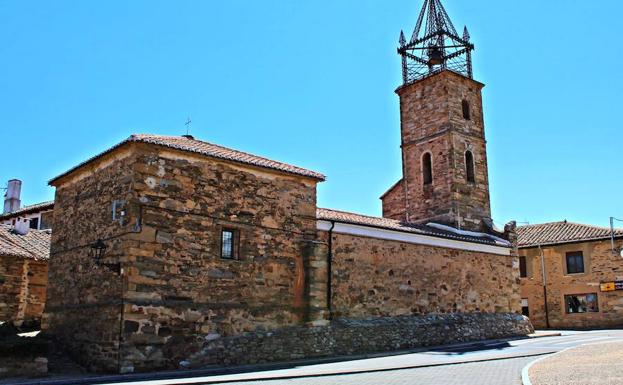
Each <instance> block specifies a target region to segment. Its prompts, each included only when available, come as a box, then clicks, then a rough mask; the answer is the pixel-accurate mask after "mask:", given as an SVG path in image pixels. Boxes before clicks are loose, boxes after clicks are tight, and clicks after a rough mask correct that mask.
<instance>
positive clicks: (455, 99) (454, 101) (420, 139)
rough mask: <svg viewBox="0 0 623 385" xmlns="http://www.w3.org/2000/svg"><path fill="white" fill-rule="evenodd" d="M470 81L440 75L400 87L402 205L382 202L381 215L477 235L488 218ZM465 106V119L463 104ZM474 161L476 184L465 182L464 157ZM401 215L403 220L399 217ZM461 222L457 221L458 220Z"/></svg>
mask: <svg viewBox="0 0 623 385" xmlns="http://www.w3.org/2000/svg"><path fill="white" fill-rule="evenodd" d="M482 87H483V85H482V84H481V83H478V82H475V81H473V80H471V79H467V78H465V77H463V76H460V75H458V74H455V73H453V72H450V71H443V72H441V73H438V74H435V75H433V76H430V77H428V78H425V79H422V80H419V81H417V82H415V83H413V84H410V85H407V86H403V87H400V88H399V89H398V90H397V91H396V92H397V93H398V95H399V96H400V120H401V147H402V161H403V179H402V180H403V182H402V183H404V185H405V187H406V202H400V201H399V200H398V199H396V195H397V194H396V193H394V194H388V195H386V196H385V197H383V198H382V200H383V213H384V215H385V214H387V215H388V217H390V218H394V219H406V220H407V221H410V222H415V221H421V220H434V221H437V222H440V223H446V224H449V225H451V226H454V227H461V228H467V229H471V230H477V231H480V230H482V226H481V220H482V219H483V218H488V217H490V216H491V209H490V204H489V178H488V169H487V154H486V143H485V136H484V120H483V112H482V97H481V89H482ZM463 100H466V101H467V102H468V103H469V105H470V118H469V119H465V118H464V117H463V112H462V102H463ZM468 150H469V151H471V152H472V154H473V156H474V164H475V167H474V170H475V182H473V183H472V182H468V181H467V179H466V165H465V152H466V151H468ZM425 153H430V154H431V156H432V172H433V182H432V184H430V185H424V182H423V178H422V157H423V156H424V154H425ZM398 212H402V213H403V215H402V218H400V215H398V214H397V213H398ZM459 218H460V220H459Z"/></svg>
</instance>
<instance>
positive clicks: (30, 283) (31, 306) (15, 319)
mask: <svg viewBox="0 0 623 385" xmlns="http://www.w3.org/2000/svg"><path fill="white" fill-rule="evenodd" d="M47 279H48V270H47V261H36V260H30V259H26V258H18V257H14V256H6V255H5V256H0V321H10V322H12V323H13V324H14V325H16V326H22V325H23V324H31V323H38V322H40V321H41V315H42V313H43V306H44V304H45V291H46V284H47Z"/></svg>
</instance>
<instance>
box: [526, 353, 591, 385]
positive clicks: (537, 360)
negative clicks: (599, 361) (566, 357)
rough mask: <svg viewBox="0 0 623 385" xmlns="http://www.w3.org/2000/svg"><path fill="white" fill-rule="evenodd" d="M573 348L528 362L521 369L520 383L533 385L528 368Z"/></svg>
mask: <svg viewBox="0 0 623 385" xmlns="http://www.w3.org/2000/svg"><path fill="white" fill-rule="evenodd" d="M579 346H582V345H579ZM573 348H577V346H573V347H569V348H566V349H563V350H561V351H559V352H555V353H549V354H546V355H544V356H543V357H541V358H537V359H536V360H534V361H532V362H530V363H529V364H528V365H526V366H524V367H523V369H521V383H522V384H523V385H533V384H532V381H531V380H530V373H529V372H530V368H531V367H532V365H534V364H537V363H539V362H541V361H543V360H545V359H548V358H550V357H553V356H555V355H556V354H560V353H562V352H566V351H567V350H571V349H573Z"/></svg>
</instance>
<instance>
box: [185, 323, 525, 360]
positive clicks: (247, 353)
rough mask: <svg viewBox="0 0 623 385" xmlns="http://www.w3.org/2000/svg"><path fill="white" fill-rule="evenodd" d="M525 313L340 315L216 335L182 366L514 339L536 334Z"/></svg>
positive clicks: (295, 358) (292, 358)
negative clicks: (317, 322)
mask: <svg viewBox="0 0 623 385" xmlns="http://www.w3.org/2000/svg"><path fill="white" fill-rule="evenodd" d="M533 332H534V329H533V328H532V326H531V324H530V322H529V321H528V319H527V318H526V317H523V316H521V315H518V314H509V313H497V314H490V313H489V314H487V313H470V314H432V315H427V316H398V317H383V318H367V319H347V318H340V319H336V320H334V321H332V322H331V323H330V324H328V325H325V326H319V327H300V326H299V327H297V326H291V327H286V328H283V329H280V330H276V331H263V332H252V333H244V334H243V335H240V336H234V337H225V338H222V337H220V336H212V337H210V338H208V339H206V341H205V344H204V347H203V349H202V350H200V351H199V352H197V353H195V354H193V355H190V356H189V357H188V358H187V359H185V360H184V361H183V364H184V367H186V368H188V367H192V368H200V367H203V366H206V365H240V364H256V363H263V362H273V361H293V360H297V359H303V358H318V357H332V356H348V355H357V354H367V353H379V352H387V351H396V350H404V349H412V348H418V347H425V346H438V345H445V344H451V343H457V342H470V341H480V340H486V339H495V338H512V337H520V336H525V335H526V334H529V333H533Z"/></svg>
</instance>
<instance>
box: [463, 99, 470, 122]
mask: <svg viewBox="0 0 623 385" xmlns="http://www.w3.org/2000/svg"><path fill="white" fill-rule="evenodd" d="M461 104H462V106H463V118H464V119H465V120H470V119H471V115H470V111H469V102H468V101H467V100H463V102H462V103H461Z"/></svg>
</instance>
